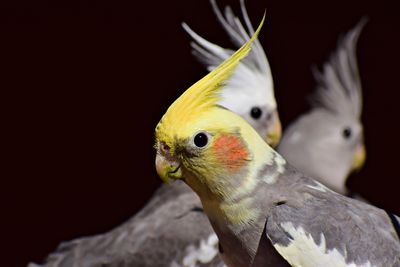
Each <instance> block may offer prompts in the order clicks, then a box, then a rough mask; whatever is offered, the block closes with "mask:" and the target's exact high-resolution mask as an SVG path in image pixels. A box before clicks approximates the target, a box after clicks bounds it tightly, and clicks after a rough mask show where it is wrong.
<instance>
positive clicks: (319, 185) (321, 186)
mask: <svg viewBox="0 0 400 267" xmlns="http://www.w3.org/2000/svg"><path fill="white" fill-rule="evenodd" d="M314 183H315V184H316V185H307V187H309V188H312V189H315V190H318V191H321V192H326V191H328V190H329V189H328V188H327V187H326V186H324V185H323V184H321V183H320V182H317V181H314ZM329 191H331V190H329Z"/></svg>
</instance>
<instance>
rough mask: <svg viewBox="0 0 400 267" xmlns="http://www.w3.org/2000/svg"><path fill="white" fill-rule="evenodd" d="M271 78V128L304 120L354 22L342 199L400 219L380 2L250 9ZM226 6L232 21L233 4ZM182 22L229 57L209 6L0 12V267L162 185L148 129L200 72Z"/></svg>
mask: <svg viewBox="0 0 400 267" xmlns="http://www.w3.org/2000/svg"><path fill="white" fill-rule="evenodd" d="M247 2H248V3H247V7H248V10H249V14H250V17H251V19H252V21H253V24H255V25H256V24H258V22H259V21H260V19H261V17H262V14H263V12H264V9H265V8H267V23H266V24H265V26H264V28H263V30H262V33H261V36H260V40H261V43H262V44H263V46H264V47H265V49H266V51H267V54H268V57H269V61H270V64H271V68H272V73H273V76H274V80H275V91H276V97H277V101H278V104H279V110H280V115H281V120H282V122H283V124H284V125H287V124H288V123H289V122H290V121H291V120H293V119H294V118H296V116H297V115H299V114H301V113H302V112H304V111H305V110H306V109H307V104H306V102H305V99H304V98H305V96H306V95H307V94H308V93H310V92H311V91H312V89H313V86H314V81H313V78H312V75H311V72H310V66H311V65H312V64H314V63H316V64H317V65H318V66H320V65H321V63H322V62H323V61H324V60H326V59H327V57H328V55H329V52H330V51H333V50H334V49H335V47H336V41H337V38H338V36H339V35H340V33H343V32H346V31H347V30H349V29H350V28H351V27H353V26H354V25H355V24H356V23H357V22H358V20H359V19H360V18H361V17H362V16H363V15H368V16H369V18H370V20H369V23H368V24H367V26H366V28H365V29H364V31H363V33H362V35H361V36H360V40H359V45H358V59H359V65H360V72H361V79H362V82H363V87H364V107H365V109H364V114H363V121H364V123H365V135H366V144H367V149H368V160H367V163H366V166H365V168H364V169H363V170H362V171H361V173H359V174H357V175H354V176H352V177H351V179H350V181H349V185H350V187H351V188H352V189H353V190H355V191H357V192H359V193H361V194H362V195H363V196H364V197H366V198H367V199H369V200H370V201H371V202H372V203H374V204H375V205H378V206H380V207H384V208H386V209H388V210H391V211H393V212H396V213H397V214H400V201H399V200H398V197H399V196H398V192H399V178H400V177H399V173H398V165H399V162H398V159H399V156H398V153H399V150H400V141H399V135H400V126H399V118H398V115H399V114H400V113H399V96H400V93H399V90H400V88H399V85H398V84H399V82H398V81H399V71H398V70H399V62H400V52H399V47H400V38H399V34H400V19H399V16H398V9H397V8H396V7H395V5H394V4H390V3H389V2H385V1H374V3H372V2H371V3H369V2H366V1H348V0H347V1H313V2H310V1H297V3H293V2H289V1H273V0H271V1H255V0H253V1H247ZM226 3H230V4H231V5H233V7H234V10H235V11H236V13H238V11H239V9H238V7H239V5H238V1H233V0H232V1H219V4H220V6H222V5H224V4H226ZM182 21H186V22H187V23H188V24H189V25H190V26H192V28H193V29H194V30H195V31H197V32H198V33H199V34H201V35H203V36H204V37H206V38H208V39H210V40H211V41H214V42H217V43H219V44H222V45H225V46H227V45H228V44H229V42H228V39H227V37H226V35H224V34H223V31H222V30H221V28H220V26H219V24H218V23H217V22H216V20H215V18H214V15H213V13H212V11H211V8H210V5H209V3H208V1H205V0H204V1H176V0H175V1H158V2H156V1H132V0H129V1H127V0H119V1H42V0H39V1H13V2H8V3H7V2H4V1H2V2H1V4H0V25H1V26H0V34H1V38H0V43H1V46H2V48H1V50H0V66H1V69H2V70H1V74H0V80H1V92H2V93H1V98H0V99H1V100H0V101H1V102H2V104H1V109H2V115H3V116H2V117H3V118H2V120H1V124H2V127H1V129H2V132H3V134H4V135H3V140H2V145H1V147H2V149H1V150H2V152H3V153H4V157H3V160H2V165H3V167H2V172H4V174H2V175H1V184H0V190H1V192H0V203H1V204H0V205H1V206H0V216H1V218H0V221H1V228H0V229H1V230H0V231H1V233H0V237H1V245H2V246H3V248H1V249H0V251H1V252H0V262H1V263H0V265H1V266H11V267H13V266H23V265H24V264H26V263H27V261H28V260H32V261H41V260H42V259H43V258H44V257H45V255H47V254H48V253H49V252H50V251H52V250H53V249H54V248H55V247H56V245H57V244H58V243H59V242H60V241H62V240H69V239H72V238H75V237H79V236H83V235H92V234H96V233H101V232H104V231H107V230H109V229H111V228H113V227H114V226H116V225H118V224H120V223H121V222H123V221H124V220H126V219H128V218H129V217H130V216H131V215H132V214H134V213H135V212H136V211H137V210H138V209H139V208H140V207H142V206H143V205H144V203H145V202H146V201H147V199H148V198H149V197H150V196H151V194H152V192H153V191H154V190H155V188H157V186H158V185H159V184H160V180H159V179H158V177H157V175H156V172H155V168H154V150H153V148H152V145H153V130H154V127H155V125H156V124H157V122H158V120H159V119H160V118H161V116H162V114H163V113H164V112H165V110H166V109H167V107H168V106H169V105H170V104H171V103H172V102H173V100H174V99H175V98H177V97H178V96H179V94H180V93H182V92H183V91H184V90H185V89H186V88H187V87H189V86H190V85H191V84H192V83H194V82H195V81H196V80H198V79H199V78H201V77H202V76H203V75H204V74H205V71H204V70H203V68H202V67H201V66H200V65H199V64H198V63H197V62H195V61H194V60H193V59H192V57H191V55H190V48H189V45H188V36H187V35H186V34H185V33H184V32H183V30H182V28H181V26H180V23H181V22H182Z"/></svg>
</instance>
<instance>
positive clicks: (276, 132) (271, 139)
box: [266, 110, 282, 147]
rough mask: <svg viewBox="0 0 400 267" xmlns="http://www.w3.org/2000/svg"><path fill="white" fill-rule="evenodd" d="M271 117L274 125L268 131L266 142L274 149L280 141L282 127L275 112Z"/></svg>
mask: <svg viewBox="0 0 400 267" xmlns="http://www.w3.org/2000/svg"><path fill="white" fill-rule="evenodd" d="M273 116H274V118H273V121H274V124H273V125H271V126H270V127H269V129H268V132H267V137H266V142H267V143H268V144H269V145H270V146H271V147H276V146H277V145H278V143H279V141H280V140H281V135H282V126H281V121H280V120H279V116H278V112H277V111H276V110H275V112H274V114H273Z"/></svg>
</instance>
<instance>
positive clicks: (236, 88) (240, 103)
mask: <svg viewBox="0 0 400 267" xmlns="http://www.w3.org/2000/svg"><path fill="white" fill-rule="evenodd" d="M211 6H212V9H213V11H214V13H215V15H216V17H217V19H218V21H219V22H220V25H221V26H222V28H223V29H224V30H225V32H226V33H227V34H228V36H229V37H230V38H229V39H230V40H231V41H232V43H233V45H234V46H235V47H237V48H239V47H241V46H242V45H243V44H244V43H246V41H247V40H249V39H250V37H251V36H252V35H253V34H254V28H253V26H252V24H251V22H250V18H249V16H248V13H247V10H246V7H245V4H244V1H240V6H241V11H242V17H243V23H244V25H242V22H241V19H240V18H239V17H238V16H236V15H235V14H234V13H233V12H232V10H231V8H230V7H229V6H226V8H225V12H221V10H220V8H219V7H218V5H217V4H216V2H215V1H211ZM182 26H183V28H184V30H185V31H186V32H187V33H188V34H189V35H190V36H191V37H192V42H191V47H192V53H193V55H194V56H195V57H196V58H197V59H198V60H199V61H200V62H201V63H202V64H203V65H205V66H206V67H207V69H208V70H209V71H212V70H214V69H215V68H216V67H217V66H218V65H219V64H220V63H221V62H222V61H223V60H225V59H227V58H229V57H230V56H231V55H232V54H233V52H234V51H232V50H231V49H228V48H223V47H221V46H219V45H217V44H214V43H211V42H209V41H207V40H206V39H204V38H203V37H201V36H200V35H198V34H197V33H196V32H194V31H193V30H192V29H191V28H190V27H189V26H188V25H187V24H186V23H183V24H182ZM220 95H221V98H220V101H219V104H220V105H221V106H223V107H225V108H227V109H229V110H231V111H233V112H235V113H236V114H238V115H240V116H241V117H243V118H244V119H245V120H246V121H247V122H248V123H249V124H250V125H251V126H252V127H253V128H254V129H255V130H256V131H257V132H258V133H259V134H260V136H261V137H262V138H263V139H264V140H265V141H266V142H267V143H268V144H269V145H270V146H272V147H275V146H276V145H277V144H278V142H279V141H280V138H281V135H282V128H281V123H280V119H279V114H278V111H277V104H276V100H275V96H274V83H273V79H272V74H271V69H270V66H269V62H268V58H267V56H266V54H265V52H264V49H263V47H262V46H261V44H260V42H259V40H258V39H256V40H254V42H253V44H252V49H251V51H250V52H249V54H248V55H247V56H246V58H244V59H243V60H242V61H241V62H239V64H238V66H237V67H236V68H235V70H234V71H233V73H232V75H231V76H230V77H229V79H228V80H227V81H226V82H225V85H224V87H223V89H222V90H221V92H220Z"/></svg>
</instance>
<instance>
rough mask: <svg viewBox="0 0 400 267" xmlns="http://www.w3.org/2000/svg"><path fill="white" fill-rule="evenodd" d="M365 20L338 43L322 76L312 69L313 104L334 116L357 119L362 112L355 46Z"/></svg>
mask: <svg viewBox="0 0 400 267" xmlns="http://www.w3.org/2000/svg"><path fill="white" fill-rule="evenodd" d="M366 22H367V19H366V18H363V19H361V20H360V22H359V23H358V24H357V25H356V26H355V27H354V28H353V29H352V30H351V31H349V32H348V33H347V34H346V35H345V36H344V37H343V38H341V39H340V40H339V42H338V48H337V50H336V52H335V53H334V54H332V55H331V57H330V60H329V61H328V62H326V63H325V64H324V65H323V70H322V72H319V71H318V70H316V69H315V68H314V69H313V73H314V76H315V78H316V80H317V81H318V82H319V84H318V87H317V91H316V94H315V95H314V97H313V99H312V100H313V104H314V105H316V106H322V107H324V108H327V109H329V110H332V111H334V112H336V113H339V114H340V113H343V112H344V113H345V115H346V116H354V117H355V118H359V117H360V116H361V111H362V90H361V80H360V76H359V72H358V67H357V59H356V45H357V40H358V37H359V35H360V32H361V30H362V29H363V27H364V25H365V24H366Z"/></svg>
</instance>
